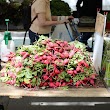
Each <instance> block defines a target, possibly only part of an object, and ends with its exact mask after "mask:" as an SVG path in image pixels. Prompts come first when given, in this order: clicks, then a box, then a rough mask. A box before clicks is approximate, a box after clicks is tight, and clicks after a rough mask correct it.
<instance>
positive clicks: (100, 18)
mask: <svg viewBox="0 0 110 110" xmlns="http://www.w3.org/2000/svg"><path fill="white" fill-rule="evenodd" d="M105 25H106V15H102V14H101V13H97V18H96V24H95V32H97V33H99V34H100V35H101V36H103V34H104V32H105Z"/></svg>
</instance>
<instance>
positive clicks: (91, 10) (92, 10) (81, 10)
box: [76, 0, 98, 18]
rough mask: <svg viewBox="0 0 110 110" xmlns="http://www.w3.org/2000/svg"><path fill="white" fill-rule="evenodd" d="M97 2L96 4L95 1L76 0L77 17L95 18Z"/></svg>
mask: <svg viewBox="0 0 110 110" xmlns="http://www.w3.org/2000/svg"><path fill="white" fill-rule="evenodd" d="M97 2H98V1H97V0H78V1H77V3H76V8H77V12H78V14H79V17H81V16H91V17H94V18H95V17H96V15H97V8H98V7H97ZM81 4H82V5H81Z"/></svg>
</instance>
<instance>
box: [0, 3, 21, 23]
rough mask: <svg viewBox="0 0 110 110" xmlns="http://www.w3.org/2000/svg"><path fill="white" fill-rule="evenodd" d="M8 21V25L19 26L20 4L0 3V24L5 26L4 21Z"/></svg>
mask: <svg viewBox="0 0 110 110" xmlns="http://www.w3.org/2000/svg"><path fill="white" fill-rule="evenodd" d="M6 18H8V19H10V23H12V24H15V25H17V24H19V22H20V21H21V11H20V3H17V2H11V3H9V4H8V3H6V2H4V1H3V2H1V1H0V24H5V19H6Z"/></svg>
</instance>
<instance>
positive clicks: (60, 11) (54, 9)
mask: <svg viewBox="0 0 110 110" xmlns="http://www.w3.org/2000/svg"><path fill="white" fill-rule="evenodd" d="M50 7H51V13H52V15H57V16H68V15H70V14H71V9H70V7H69V5H68V4H67V3H65V2H64V1H61V0H52V1H51V2H50Z"/></svg>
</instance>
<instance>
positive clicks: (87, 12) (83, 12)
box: [76, 0, 97, 45]
mask: <svg viewBox="0 0 110 110" xmlns="http://www.w3.org/2000/svg"><path fill="white" fill-rule="evenodd" d="M81 4H82V5H81ZM76 8H77V13H78V17H79V18H81V17H83V16H87V17H91V18H93V19H96V15H97V0H78V1H77V3H76ZM93 34H94V32H82V37H80V38H79V41H80V42H82V43H84V44H85V45H87V40H88V39H89V38H90V37H91V36H92V35H93Z"/></svg>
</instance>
